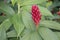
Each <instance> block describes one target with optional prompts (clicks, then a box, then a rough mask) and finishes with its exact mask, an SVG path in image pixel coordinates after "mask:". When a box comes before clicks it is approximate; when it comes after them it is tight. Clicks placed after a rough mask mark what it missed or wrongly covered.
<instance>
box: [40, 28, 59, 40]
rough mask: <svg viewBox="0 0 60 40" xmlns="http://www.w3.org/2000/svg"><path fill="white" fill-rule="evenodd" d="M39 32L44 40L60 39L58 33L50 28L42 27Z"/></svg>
mask: <svg viewBox="0 0 60 40" xmlns="http://www.w3.org/2000/svg"><path fill="white" fill-rule="evenodd" d="M39 33H40V35H41V36H42V38H43V39H44V40H59V39H58V37H57V35H56V34H55V33H53V32H52V31H51V30H50V29H48V28H44V27H40V28H39Z"/></svg>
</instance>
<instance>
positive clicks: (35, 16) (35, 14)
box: [32, 5, 41, 26]
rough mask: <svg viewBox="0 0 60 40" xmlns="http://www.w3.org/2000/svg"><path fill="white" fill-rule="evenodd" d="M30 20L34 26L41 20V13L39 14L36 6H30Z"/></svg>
mask: <svg viewBox="0 0 60 40" xmlns="http://www.w3.org/2000/svg"><path fill="white" fill-rule="evenodd" d="M32 19H33V21H34V23H35V25H36V26H38V24H39V22H40V20H41V13H40V11H39V8H38V6H37V5H33V6H32Z"/></svg>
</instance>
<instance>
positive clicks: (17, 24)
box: [12, 14, 24, 36]
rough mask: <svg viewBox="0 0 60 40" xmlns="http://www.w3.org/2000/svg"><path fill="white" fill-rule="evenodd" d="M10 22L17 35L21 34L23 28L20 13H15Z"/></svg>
mask: <svg viewBox="0 0 60 40" xmlns="http://www.w3.org/2000/svg"><path fill="white" fill-rule="evenodd" d="M12 23H13V25H14V28H15V30H16V32H17V36H19V35H20V34H21V32H22V31H23V30H24V25H23V22H22V17H21V14H15V15H14V16H13V17H12Z"/></svg>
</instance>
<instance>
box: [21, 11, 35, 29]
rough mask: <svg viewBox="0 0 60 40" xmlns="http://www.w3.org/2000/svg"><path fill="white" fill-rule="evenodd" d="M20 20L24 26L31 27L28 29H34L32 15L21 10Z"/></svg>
mask: <svg viewBox="0 0 60 40" xmlns="http://www.w3.org/2000/svg"><path fill="white" fill-rule="evenodd" d="M22 20H23V23H24V25H25V26H26V28H31V29H30V30H35V24H34V22H33V20H32V16H31V14H30V13H29V12H27V11H23V14H22Z"/></svg>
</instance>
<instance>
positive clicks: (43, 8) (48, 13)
mask: <svg viewBox="0 0 60 40" xmlns="http://www.w3.org/2000/svg"><path fill="white" fill-rule="evenodd" d="M39 9H40V12H41V14H42V16H50V17H53V15H52V13H51V12H50V11H49V10H48V9H47V8H45V7H42V6H39Z"/></svg>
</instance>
